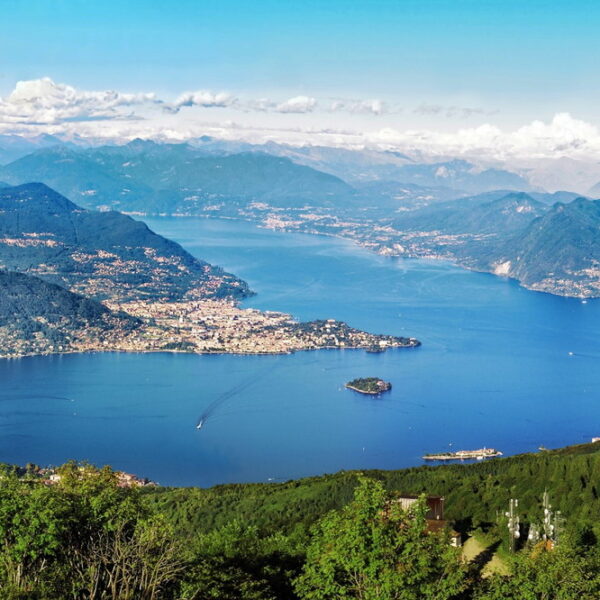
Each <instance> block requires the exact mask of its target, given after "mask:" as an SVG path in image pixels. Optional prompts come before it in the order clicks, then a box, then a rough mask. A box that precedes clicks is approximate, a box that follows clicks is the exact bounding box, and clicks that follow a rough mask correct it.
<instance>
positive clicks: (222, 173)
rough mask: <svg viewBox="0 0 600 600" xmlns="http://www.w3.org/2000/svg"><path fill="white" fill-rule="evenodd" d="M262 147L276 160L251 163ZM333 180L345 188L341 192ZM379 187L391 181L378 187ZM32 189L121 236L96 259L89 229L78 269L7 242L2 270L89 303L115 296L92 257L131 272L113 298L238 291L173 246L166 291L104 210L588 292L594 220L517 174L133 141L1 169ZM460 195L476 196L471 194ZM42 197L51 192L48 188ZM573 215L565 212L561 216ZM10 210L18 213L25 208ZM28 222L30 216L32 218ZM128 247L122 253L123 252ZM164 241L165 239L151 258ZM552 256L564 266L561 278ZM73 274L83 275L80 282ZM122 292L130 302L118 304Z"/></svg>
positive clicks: (386, 156) (286, 150)
mask: <svg viewBox="0 0 600 600" xmlns="http://www.w3.org/2000/svg"><path fill="white" fill-rule="evenodd" d="M257 148H260V149H261V151H258V150H257ZM265 148H268V150H269V151H270V152H273V153H274V154H267V153H265V152H264V151H262V150H264V149H265ZM292 157H293V160H292ZM294 161H303V162H304V164H297V163H296V162H294ZM310 164H312V165H315V166H319V167H322V168H323V169H328V170H329V172H324V171H321V170H318V169H316V168H314V167H313V166H309V165H310ZM365 169H366V171H365ZM373 169H375V170H376V171H377V173H375V171H373ZM334 172H337V173H338V174H342V173H346V174H351V173H352V176H350V177H347V179H348V180H347V181H346V180H344V179H343V178H341V177H339V176H338V175H336V174H334ZM384 175H385V176H388V175H389V176H390V177H393V178H390V179H386V178H378V177H379V176H382V177H383V176H384ZM31 179H35V180H39V181H43V182H44V183H46V184H48V185H50V186H52V187H54V188H55V189H57V190H58V191H59V192H60V193H62V194H63V195H64V196H67V197H69V198H70V199H71V200H75V201H76V202H77V203H78V204H80V205H82V206H86V207H88V208H93V209H99V210H100V211H104V212H100V213H97V212H93V213H92V212H90V211H87V212H82V210H81V209H76V208H75V205H71V206H70V207H69V208H68V209H64V207H63V209H64V210H66V212H67V213H69V212H71V213H73V215H74V216H70V217H69V219H71V220H72V221H73V222H74V223H76V224H77V227H84V223H86V222H87V221H86V220H87V219H92V221H93V222H94V223H95V225H94V227H96V228H97V227H100V224H102V227H104V228H105V229H107V230H108V229H109V230H110V231H111V232H112V231H114V232H115V233H116V234H118V237H120V240H121V242H118V241H117V242H115V243H112V242H111V243H108V239H109V238H110V236H109V238H107V239H104V238H103V240H102V241H103V243H104V242H107V243H108V246H107V245H106V244H105V246H106V247H105V246H98V247H96V246H95V245H94V244H96V242H95V241H93V240H94V235H93V233H91V231H90V228H89V227H88V228H87V230H86V232H85V235H84V236H83V238H85V239H86V240H91V241H90V242H89V243H91V244H92V245H91V246H90V247H89V248H88V250H91V252H89V251H86V252H85V253H84V254H85V256H86V258H85V260H82V259H81V257H77V258H76V259H74V258H73V257H72V256H71V258H70V259H69V260H67V259H65V254H64V253H62V251H61V250H62V246H61V247H60V248H59V247H58V246H56V245H53V244H57V243H60V244H61V245H64V244H66V245H67V246H68V245H69V244H71V242H70V241H69V239H68V238H66V239H62V238H61V239H59V238H52V239H50V238H48V239H46V240H45V242H44V243H42V240H41V239H38V240H37V242H36V245H35V246H34V245H33V243H32V242H31V240H29V241H28V242H27V250H25V242H23V240H21V241H20V242H19V243H18V244H17V243H16V242H11V243H9V244H7V243H4V245H3V246H4V247H0V266H4V267H5V268H13V269H17V270H26V269H28V268H29V267H28V265H27V261H28V260H29V261H30V263H31V264H32V265H33V264H37V265H39V264H42V265H44V267H43V268H42V270H41V271H40V267H39V266H38V267H34V271H33V272H34V273H36V274H38V275H40V276H43V277H47V278H54V279H52V280H53V281H55V282H57V283H60V284H61V285H65V286H67V287H68V288H69V289H73V290H74V291H79V292H81V293H84V294H85V295H88V296H92V297H97V298H103V297H107V295H108V294H109V293H114V292H111V290H110V286H109V285H108V283H107V282H108V280H109V278H104V279H103V278H102V277H100V276H99V273H101V269H102V268H105V267H106V264H107V262H110V260H109V259H108V258H107V256H104V258H102V260H101V259H100V257H99V256H98V251H102V252H107V253H109V254H110V253H112V254H115V256H118V257H119V260H120V261H124V263H123V264H126V265H128V266H127V267H126V268H124V269H121V270H120V271H119V272H118V273H117V271H118V269H117V268H116V263H114V261H113V263H114V264H113V265H112V267H110V268H112V274H111V277H112V276H114V277H117V278H118V281H119V283H120V285H119V289H120V290H121V293H123V294H124V296H123V299H132V298H133V297H134V296H135V294H137V295H138V296H139V294H140V290H142V292H141V293H143V294H146V293H148V294H149V295H150V296H153V297H159V296H161V295H164V296H168V297H171V298H177V297H179V298H181V297H183V296H185V295H186V294H187V293H188V292H189V290H191V289H192V288H202V287H203V290H204V291H203V292H202V293H201V295H203V294H204V295H206V294H207V293H208V292H207V291H208V289H211V290H213V291H214V294H215V295H216V296H219V295H228V294H232V295H236V294H240V295H244V294H245V293H247V290H246V289H245V288H244V287H243V285H242V284H241V283H240V282H239V281H236V280H235V278H231V276H227V275H226V274H222V273H217V272H216V271H215V272H214V274H215V275H216V277H217V279H219V278H220V280H219V281H220V283H219V285H217V286H216V287H215V285H214V282H213V283H209V281H208V280H209V279H210V273H213V271H211V269H210V268H209V269H208V270H206V272H205V271H203V268H204V267H203V266H202V265H200V266H198V265H195V266H192V263H191V262H190V259H191V257H190V256H189V255H187V253H185V252H184V251H183V249H181V248H180V247H177V251H175V250H174V248H173V247H172V246H169V249H168V251H167V255H169V253H171V254H173V253H174V255H175V256H177V257H178V258H177V260H181V261H183V263H182V264H183V265H184V268H187V269H190V271H189V272H188V271H184V272H185V275H184V276H183V277H179V278H178V280H180V281H181V283H174V279H173V273H174V272H175V271H174V269H175V268H176V267H175V266H174V265H171V266H170V267H169V266H167V265H168V262H164V261H163V262H161V263H160V268H159V269H158V270H156V269H157V267H158V264H159V263H157V261H154V263H152V262H150V261H149V256H148V255H147V254H146V253H145V252H146V251H145V250H140V248H146V249H147V248H150V249H152V250H151V252H154V251H157V252H158V253H159V256H163V254H161V252H162V251H163V250H160V249H158V248H154V245H153V244H158V241H157V239H156V237H155V238H152V239H150V237H149V234H150V233H151V232H149V230H147V228H146V229H143V228H144V227H145V226H143V225H142V224H137V225H133V223H135V222H134V221H131V220H130V221H126V220H124V219H127V218H126V217H124V216H123V215H118V214H117V213H115V212H114V211H115V210H119V211H121V212H127V213H130V214H167V215H182V216H192V215H203V216H228V217H236V218H244V219H250V220H257V221H259V222H261V223H264V224H266V225H267V226H274V227H282V228H292V229H294V228H296V229H298V230H306V231H314V232H317V233H334V234H336V235H344V236H346V237H353V238H354V239H356V240H357V241H359V242H361V243H364V244H365V245H367V246H368V247H372V248H373V249H376V250H379V251H382V252H386V253H387V252H389V253H392V254H397V253H399V254H401V255H407V256H433V257H441V258H450V259H453V260H457V261H458V262H460V264H463V265H464V266H467V267H470V268H477V269H482V270H488V271H491V272H495V273H497V274H500V275H508V276H510V277H514V278H516V279H518V280H519V281H521V282H523V284H524V285H526V286H527V287H531V288H533V289H540V290H544V291H549V292H552V293H559V294H564V295H576V296H580V295H597V293H598V291H597V290H596V287H597V272H596V264H597V263H596V262H595V261H596V257H598V256H599V253H598V251H597V245H596V241H595V239H596V237H598V236H599V234H598V231H599V230H600V229H599V227H598V223H595V224H590V223H589V222H588V221H591V222H593V221H594V219H595V217H594V216H593V214H592V213H593V212H594V211H593V210H591V209H589V210H588V211H587V212H586V211H583V212H582V210H581V207H582V206H588V204H587V203H592V201H590V200H587V199H585V198H579V197H578V196H577V194H575V193H573V192H567V191H557V192H554V193H547V192H541V191H539V190H533V189H531V186H530V185H529V183H528V182H527V180H526V179H524V178H523V177H522V176H520V175H518V174H516V173H512V172H509V171H505V170H502V169H495V168H487V169H481V168H478V167H476V166H475V165H474V164H472V163H470V162H468V161H465V160H450V161H445V162H436V163H426V164H424V163H417V162H416V161H415V160H414V159H411V158H410V157H408V156H405V155H402V154H398V153H392V152H375V151H363V152H362V153H361V152H356V151H351V150H343V149H332V148H318V147H310V148H295V149H294V148H292V147H290V146H285V145H278V144H269V145H264V146H258V147H256V146H252V145H250V144H244V143H228V142H222V141H219V140H213V139H211V138H206V139H201V140H197V141H196V142H195V143H194V144H159V143H155V142H152V141H144V140H134V141H132V142H130V143H128V144H126V145H122V146H102V147H94V148H82V147H75V146H72V147H69V146H66V145H54V146H50V147H46V148H41V149H39V150H36V151H35V152H33V153H31V154H28V155H26V156H23V157H21V158H19V159H17V160H16V161H13V162H12V163H10V164H8V165H5V166H4V167H2V168H0V181H5V182H7V183H8V184H11V185H14V184H19V183H23V182H25V181H30V180H31ZM19 189H20V188H4V189H0V202H1V198H2V196H3V195H4V196H6V195H7V194H8V195H9V196H11V195H14V194H16V193H17V191H16V190H19ZM23 189H25V190H27V189H28V188H27V186H25V188H23ZM29 189H30V188H29ZM468 190H478V193H476V194H470V193H469V191H468ZM481 190H483V191H481ZM525 190H528V191H527V193H526V194H525V193H524V192H525ZM45 193H49V192H48V191H47V188H46V192H45ZM63 200H66V199H63ZM571 204H573V207H572V208H567V207H569V206H570V205H571ZM590 206H596V205H594V204H593V203H592V204H590ZM561 207H562V208H561ZM578 209H579V210H578ZM13 210H14V207H13ZM19 210H20V211H21V212H23V211H24V210H26V205H25V204H23V205H22V206H20V208H19ZM557 211H564V214H562V218H563V219H564V218H565V215H570V221H569V223H565V222H563V221H562V220H560V219H558V216H557V218H556V219H554V220H552V219H550V216H548V215H553V214H555V213H557ZM584 213H585V215H587V217H586V216H584ZM44 214H45V213H44ZM92 214H93V217H91V216H90V215H92ZM47 216H48V215H47V214H46V216H45V218H47ZM545 217H547V218H545ZM19 218H21V217H19ZM27 218H28V219H29V220H31V219H32V218H33V216H32V213H31V211H29V215H28V217H27ZM586 219H587V221H586ZM4 220H5V221H6V224H5V225H2V224H0V233H4V235H5V236H7V237H8V238H10V239H11V236H13V234H15V235H16V236H17V238H18V236H19V235H20V236H21V237H22V236H23V235H25V234H27V233H33V232H38V233H39V232H44V231H46V232H50V233H52V235H56V232H54V231H53V230H52V229H51V228H50V229H44V227H46V225H45V224H44V221H42V222H40V223H32V224H31V225H30V226H29V227H30V231H28V230H27V229H23V227H22V226H21V229H20V230H19V229H18V228H17V229H15V226H14V220H13V225H12V229H10V228H9V230H7V231H5V232H3V230H2V227H7V226H8V223H10V222H11V221H10V219H4ZM24 222H27V220H25V221H24ZM586 223H587V225H586ZM344 224H346V225H344ZM594 227H596V229H594ZM536 228H538V229H536ZM134 229H135V234H134V232H133V230H134ZM119 232H120V233H119ZM63 233H64V232H63ZM142 233H143V234H144V235H142ZM140 236H141V237H140ZM13 237H14V236H13ZM83 238H82V239H83ZM125 239H128V240H129V243H128V244H125V243H124V242H123V240H125ZM534 240H535V241H534ZM543 240H546V242H543ZM86 243H88V242H86ZM165 243H166V242H165V241H164V240H163V241H161V242H160V244H159V246H161V248H162V246H163V245H164V244H165ZM169 244H170V243H169ZM561 244H562V245H561ZM114 247H118V248H119V250H118V251H117V252H115V251H114V250H113V249H111V248H114ZM136 248H137V250H136ZM550 248H553V250H552V251H551V250H550ZM558 249H560V252H559V251H558ZM182 253H183V254H182ZM71 255H72V253H71ZM142 255H143V256H142ZM56 256H58V257H59V258H57V259H56V260H58V261H59V262H61V263H63V264H61V266H60V267H59V268H58V269H57V268H56V265H54V264H53V263H52V260H53V258H52V257H56ZM90 256H93V260H92V259H90ZM554 256H560V257H561V260H563V262H564V268H561V266H560V264H559V262H557V260H556V259H555V258H554ZM90 260H91V262H89V261H90ZM192 260H194V259H192ZM73 261H75V262H73ZM127 261H129V262H127ZM136 261H139V262H141V264H143V265H145V267H144V268H145V271H144V269H142V270H140V269H138V268H137V267H135V268H134V266H133V265H134V263H135V262H136ZM75 263H77V264H75ZM150 264H153V267H154V271H153V269H151V268H149V265H150ZM46 265H50V267H46ZM36 269H37V270H36ZM44 269H45V271H44ZM83 272H87V275H86V277H85V278H84V277H82V273H83ZM153 272H154V276H153V275H152V273H153ZM94 273H95V275H94ZM74 274H75V275H74ZM205 276H206V277H205ZM195 278H199V279H195ZM75 279H79V282H78V285H79V287H73V285H74V280H75ZM84 280H85V281H84ZM165 282H168V283H165ZM127 289H128V290H129V292H125V290H127ZM133 290H136V291H135V293H134V292H133Z"/></svg>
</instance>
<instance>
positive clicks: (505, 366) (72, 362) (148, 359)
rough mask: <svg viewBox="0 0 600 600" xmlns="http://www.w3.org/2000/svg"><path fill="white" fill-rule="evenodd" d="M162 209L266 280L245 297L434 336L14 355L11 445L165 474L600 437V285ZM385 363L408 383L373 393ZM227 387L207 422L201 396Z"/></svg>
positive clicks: (203, 479) (237, 269) (186, 476)
mask: <svg viewBox="0 0 600 600" xmlns="http://www.w3.org/2000/svg"><path fill="white" fill-rule="evenodd" d="M147 222H148V223H149V225H150V226H151V227H152V228H153V229H154V230H155V231H157V232H159V233H161V234H163V235H166V236H168V237H171V238H172V239H175V240H177V241H179V242H180V243H181V244H182V245H183V246H184V247H185V248H187V249H188V250H189V251H190V252H192V253H193V254H195V255H197V256H199V257H201V258H203V259H205V260H208V261H209V262H212V263H215V264H218V265H221V266H223V267H224V268H225V269H227V270H228V271H231V272H233V273H235V274H237V275H239V276H240V277H242V278H243V279H245V280H246V281H248V282H249V284H250V286H251V287H252V289H253V290H254V291H256V292H257V295H256V296H254V297H253V298H251V299H249V300H248V301H246V303H245V305H246V306H253V307H257V308H261V309H273V310H283V311H287V312H290V313H292V314H294V315H295V316H296V317H298V318H300V319H313V318H336V319H341V320H345V321H347V322H348V323H349V324H351V325H352V326H355V327H360V328H363V329H367V330H369V331H373V332H380V333H391V334H402V335H410V336H415V337H418V338H419V339H420V340H421V341H422V342H423V346H422V347H421V348H419V349H416V350H394V351H388V352H386V353H383V354H368V353H365V352H363V351H353V350H344V351H333V350H330V351H318V352H301V353H297V354H294V355H290V356H227V355H224V356H193V355H170V354H148V355H138V354H130V355H127V354H88V355H71V356H56V357H33V358H27V359H22V360H11V361H7V360H5V361H0V460H2V461H5V462H11V463H19V464H24V463H26V462H36V463H39V464H43V465H45V464H57V463H62V462H64V461H65V460H68V459H70V458H75V459H87V460H90V461H92V462H94V463H96V464H105V463H108V464H111V465H113V466H114V467H115V468H119V469H125V470H127V471H131V472H134V473H136V474H138V475H140V476H146V477H149V478H151V479H154V480H156V481H158V482H159V483H161V484H171V485H202V486H206V485H213V484H216V483H224V482H234V481H237V482H241V481H267V480H281V479H289V478H292V477H300V476H304V475H313V474H319V473H324V472H332V471H336V470H339V469H360V468H375V467H376V468H385V469H392V468H399V467H405V466H410V465H418V464H422V463H423V461H422V460H421V458H420V457H421V455H422V454H424V453H425V452H435V451H442V450H446V449H448V448H451V449H460V448H467V449H469V448H479V447H482V446H488V447H495V448H497V449H499V450H501V451H503V452H504V453H505V454H513V453H517V452H522V451H532V450H535V449H536V448H537V447H538V446H540V445H544V446H546V447H556V446H561V445H567V444H575V443H581V442H584V441H589V439H590V438H591V437H592V436H597V435H600V369H599V365H600V302H599V301H593V300H590V301H588V302H587V303H582V302H581V301H580V300H576V299H567V298H559V297H554V296H550V295H547V294H541V293H535V292H530V291H527V290H524V289H522V288H520V287H519V286H518V285H517V284H515V283H514V282H511V281H506V280H503V279H500V278H496V277H494V276H491V275H486V274H481V273H471V272H467V271H464V270H461V269H458V268H455V267H452V266H451V265H447V264H443V263H440V262H432V261H422V260H396V259H390V258H385V257H380V256H376V255H374V254H371V253H369V252H367V251H365V250H362V249H360V248H358V247H357V246H355V245H353V244H352V243H350V242H346V241H343V240H337V239H332V238H325V237H317V236H308V235H301V234H298V235H296V234H284V233H278V232H272V231H268V230H263V229H259V228H256V227H255V226H253V225H251V224H248V223H240V222H233V221H221V220H202V219H147ZM571 353H572V354H571ZM370 375H373V376H378V377H382V378H384V379H386V380H389V381H391V382H392V384H393V389H392V391H391V392H390V393H389V394H386V395H385V396H383V397H381V398H371V397H367V396H361V395H359V394H356V393H354V392H350V391H348V390H345V389H343V384H344V383H345V382H346V381H348V380H349V379H353V378H354V377H357V376H370ZM235 390H238V391H237V393H233V391H235ZM228 391H232V395H231V397H230V398H229V399H227V400H226V401H225V402H224V403H223V404H222V405H221V406H220V407H219V408H218V409H217V410H216V411H215V413H214V415H213V416H212V417H211V418H210V419H209V420H208V421H207V423H206V426H205V427H203V428H202V430H200V431H197V430H196V429H195V424H196V422H197V419H198V416H199V415H200V414H201V413H202V411H203V409H204V408H205V407H206V406H207V405H208V404H210V403H211V402H212V401H213V400H214V399H215V398H218V397H219V396H221V395H223V394H226V393H227V392H228ZM450 444H451V446H450Z"/></svg>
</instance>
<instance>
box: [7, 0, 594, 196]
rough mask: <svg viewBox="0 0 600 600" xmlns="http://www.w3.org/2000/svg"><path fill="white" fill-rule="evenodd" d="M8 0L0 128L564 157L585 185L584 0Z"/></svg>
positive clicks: (534, 161)
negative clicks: (122, 1)
mask: <svg viewBox="0 0 600 600" xmlns="http://www.w3.org/2000/svg"><path fill="white" fill-rule="evenodd" d="M7 4H8V6H7V7H6V8H7V11H6V16H5V18H4V19H3V22H2V23H1V24H0V53H2V54H3V55H4V56H10V57H11V61H10V65H8V64H6V65H4V67H3V69H2V72H1V73H0V134H17V135H24V136H36V135H40V134H44V133H47V134H52V135H57V136H59V137H61V138H62V139H78V138H84V139H86V140H88V141H94V142H97V141H107V142H117V143H122V142H125V141H128V140H131V139H134V138H136V137H141V138H144V139H155V140H163V141H179V140H181V141H184V140H189V139H193V138H196V137H199V136H204V135H209V136H212V137H216V138H219V139H224V140H241V141H246V142H250V143H257V144H262V143H265V142H277V143H287V144H293V145H306V144H310V145H323V146H341V147H346V148H365V147H366V148H374V149H380V150H397V151H400V152H405V153H408V154H409V155H410V156H412V157H416V158H417V159H418V160H424V161H431V160H440V159H447V158H451V157H459V158H467V159H470V160H474V161H475V162H477V163H479V164H488V165H494V164H496V165H504V164H506V165H508V166H510V167H511V168H513V169H517V170H521V171H523V170H527V169H531V168H539V167H540V164H546V162H547V161H551V162H552V163H554V162H555V160H556V159H562V162H561V169H563V170H566V174H565V176H564V177H563V179H564V181H565V182H566V183H569V182H571V179H572V183H571V185H569V187H570V189H576V190H577V191H580V192H582V193H584V192H586V191H587V189H588V188H587V186H588V180H589V181H591V182H592V183H593V182H594V180H595V179H596V172H597V170H598V162H599V161H600V131H599V130H598V127H597V123H598V120H599V118H600V109H599V108H598V106H597V103H595V102H594V101H593V97H594V96H595V92H596V91H597V88H598V86H599V84H598V82H597V81H598V80H597V77H596V65H597V61H598V58H599V57H598V54H599V52H598V48H597V47H596V46H595V45H594V43H593V40H594V35H593V33H594V32H595V31H596V30H597V27H598V25H600V6H598V5H597V4H595V3H592V2H578V3H577V5H576V6H573V5H571V4H569V3H567V2H562V1H561V2H557V3H553V5H552V6H548V5H547V3H546V2H539V1H534V2H529V3H527V6H523V4H522V3H518V2H512V1H510V2H504V3H502V5H501V6H500V5H499V4H498V3H489V2H473V1H471V0H466V1H463V2H460V3H459V5H457V3H455V2H445V1H435V0H427V1H424V2H413V1H412V0H411V1H405V2H389V1H386V0H377V1H376V2H369V3H367V2H339V1H333V2H328V3H327V4H326V5H324V4H323V3H319V2H312V1H310V2H304V3H302V5H299V4H297V3H292V2H270V1H268V2H262V3H260V5H258V6H251V5H248V4H246V3H244V2H240V1H239V0H226V1H224V2H218V3H217V2H203V3H195V2H191V1H189V0H182V1H180V2H178V3H177V4H176V5H175V6H172V7H170V8H169V10H168V11H165V10H164V6H163V3H162V2H151V3H148V2H141V1H139V0H136V1H133V2H128V3H127V5H126V6H124V7H122V8H120V12H119V15H120V18H119V20H118V21H117V22H114V19H113V18H112V17H113V16H114V11H113V10H112V6H114V5H112V3H110V2H108V3H105V4H104V5H91V4H89V3H87V2H81V1H79V0H76V1H75V2H66V1H63V2H56V3H52V7H50V6H49V4H48V3H47V2H43V1H40V0H37V1H33V2H29V3H27V5H24V4H23V3H20V2H17V1H15V0H9V1H8V2H7ZM500 17H501V18H500ZM300 23H301V26H299V24H300ZM557 30H560V31H561V32H562V35H561V36H560V37H559V36H557V35H556V31H557ZM586 32H587V33H586ZM56 36H59V37H60V39H61V44H53V43H52V40H53V39H55V38H56ZM572 160H575V161H577V163H576V164H575V166H574V165H573V164H571V162H570V161H572ZM565 161H566V162H565ZM580 163H584V164H586V165H588V167H586V168H587V169H588V170H589V169H591V170H592V172H593V175H588V176H587V177H586V178H585V183H581V182H579V181H578V180H576V178H575V176H574V175H573V177H572V176H571V172H572V171H577V169H580V167H579V166H578V165H579V164H580ZM570 178H571V179H570ZM561 184H562V180H561ZM557 186H558V187H560V185H559V184H558V183H557Z"/></svg>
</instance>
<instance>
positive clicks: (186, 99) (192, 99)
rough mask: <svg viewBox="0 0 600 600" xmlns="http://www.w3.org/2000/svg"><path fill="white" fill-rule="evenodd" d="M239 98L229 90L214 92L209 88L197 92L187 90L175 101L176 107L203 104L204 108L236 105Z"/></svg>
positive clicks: (174, 105)
mask: <svg viewBox="0 0 600 600" xmlns="http://www.w3.org/2000/svg"><path fill="white" fill-rule="evenodd" d="M237 102H238V100H237V98H236V97H235V96H233V95H231V94H229V93H227V92H218V93H213V92H210V91H208V90H198V91H196V92H185V93H183V94H181V96H179V97H178V98H177V100H175V102H174V103H173V105H172V106H173V107H174V108H175V109H178V108H181V107H182V106H202V107H204V108H215V107H218V108H223V107H226V106H232V105H235V104H236V103H237Z"/></svg>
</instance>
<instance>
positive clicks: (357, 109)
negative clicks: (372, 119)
mask: <svg viewBox="0 0 600 600" xmlns="http://www.w3.org/2000/svg"><path fill="white" fill-rule="evenodd" d="M331 111H332V112H340V111H343V112H349V113H359V114H372V115H382V114H384V113H388V112H390V109H389V107H388V106H387V104H386V103H385V102H383V100H378V99H377V98H374V99H371V100H334V101H333V102H332V103H331Z"/></svg>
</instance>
